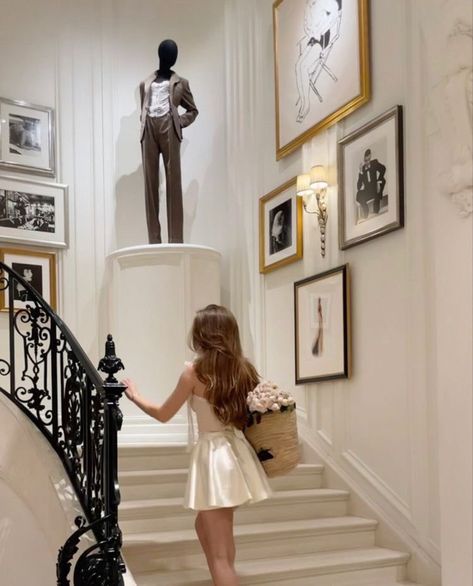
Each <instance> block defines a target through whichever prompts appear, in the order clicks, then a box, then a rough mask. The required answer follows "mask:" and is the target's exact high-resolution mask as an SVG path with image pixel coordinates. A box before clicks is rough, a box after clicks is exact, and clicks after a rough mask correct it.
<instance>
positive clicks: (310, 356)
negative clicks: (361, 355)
mask: <svg viewBox="0 0 473 586" xmlns="http://www.w3.org/2000/svg"><path fill="white" fill-rule="evenodd" d="M294 314H295V315H294V318H295V319H294V326H295V344H294V346H295V351H296V356H295V366H296V369H295V370H296V372H295V374H296V377H295V378H296V384H297V385H303V384H306V383H313V382H321V381H326V380H334V379H338V378H349V377H350V375H351V325H350V324H351V319H350V273H349V266H348V264H345V265H343V266H340V267H337V268H334V269H330V270H328V271H325V272H323V273H319V274H318V275H314V276H313V277H308V278H306V279H302V280H301V281H297V282H296V283H294Z"/></svg>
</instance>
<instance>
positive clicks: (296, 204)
mask: <svg viewBox="0 0 473 586" xmlns="http://www.w3.org/2000/svg"><path fill="white" fill-rule="evenodd" d="M296 184H297V179H296V178H293V179H291V180H290V181H288V182H287V183H285V184H284V185H281V186H280V187H278V188H277V189H275V190H273V191H271V192H270V193H268V194H266V195H264V196H263V197H262V198H260V203H259V210H260V228H259V232H260V272H261V273H267V272H270V271H273V270H275V269H278V268H280V267H282V266H284V265H287V264H289V263H292V262H294V261H297V260H299V259H301V258H302V244H303V239H302V199H301V198H300V197H297V195H296Z"/></svg>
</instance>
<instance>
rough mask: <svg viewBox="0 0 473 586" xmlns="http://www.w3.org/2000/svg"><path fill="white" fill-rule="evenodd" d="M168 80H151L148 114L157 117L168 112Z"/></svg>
mask: <svg viewBox="0 0 473 586" xmlns="http://www.w3.org/2000/svg"><path fill="white" fill-rule="evenodd" d="M169 109H170V105H169V80H167V79H166V80H164V81H160V82H157V81H153V83H152V84H151V95H150V98H149V110H148V116H151V117H152V118H157V117H159V116H164V115H165V114H167V113H168V112H169Z"/></svg>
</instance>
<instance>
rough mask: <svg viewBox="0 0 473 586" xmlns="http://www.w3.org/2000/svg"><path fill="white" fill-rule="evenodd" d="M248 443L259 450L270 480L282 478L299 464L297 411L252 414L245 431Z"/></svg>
mask: <svg viewBox="0 0 473 586" xmlns="http://www.w3.org/2000/svg"><path fill="white" fill-rule="evenodd" d="M245 436H246V439H247V440H248V441H249V442H250V444H251V445H252V446H253V448H254V449H255V451H256V453H257V455H258V458H259V459H260V461H261V463H262V464H263V467H264V469H265V471H266V474H267V475H268V477H269V478H272V477H274V476H282V475H284V474H287V473H288V472H290V471H291V470H293V469H294V468H295V467H296V466H297V464H298V463H299V459H300V454H299V438H298V435H297V416H296V410H295V409H292V410H290V411H289V410H288V411H275V412H273V413H264V414H263V415H261V414H256V413H255V414H252V415H251V416H250V422H249V425H247V427H246V428H245Z"/></svg>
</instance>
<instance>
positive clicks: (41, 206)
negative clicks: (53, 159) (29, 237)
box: [0, 189, 55, 233]
mask: <svg viewBox="0 0 473 586" xmlns="http://www.w3.org/2000/svg"><path fill="white" fill-rule="evenodd" d="M0 227H4V228H18V229H19V230H32V231H38V232H50V233H54V229H55V208H54V197H48V196H47V195H35V194H33V193H25V192H22V191H9V190H7V189H0Z"/></svg>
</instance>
